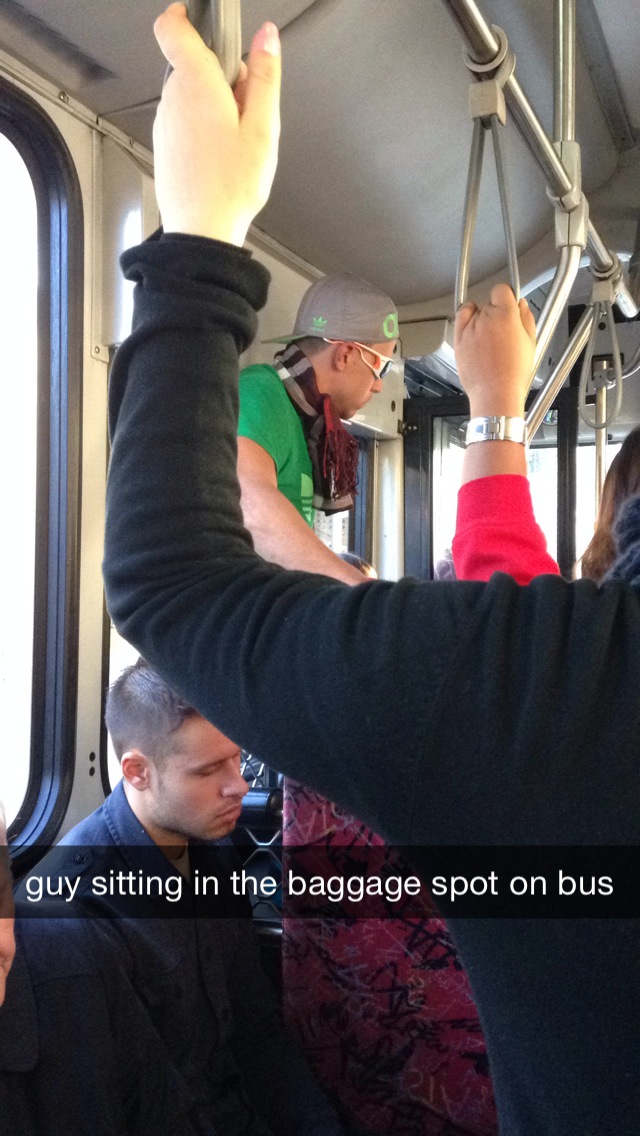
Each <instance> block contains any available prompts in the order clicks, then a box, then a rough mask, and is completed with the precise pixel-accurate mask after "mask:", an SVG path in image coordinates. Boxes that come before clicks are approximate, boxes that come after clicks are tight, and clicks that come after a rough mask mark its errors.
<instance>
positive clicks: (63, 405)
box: [0, 77, 84, 868]
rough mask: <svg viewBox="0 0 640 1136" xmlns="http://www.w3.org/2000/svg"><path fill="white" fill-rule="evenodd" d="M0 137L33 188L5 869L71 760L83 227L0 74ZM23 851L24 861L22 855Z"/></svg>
mask: <svg viewBox="0 0 640 1136" xmlns="http://www.w3.org/2000/svg"><path fill="white" fill-rule="evenodd" d="M0 132H1V133H3V134H4V135H5V136H6V137H7V138H8V140H9V141H10V142H11V143H12V144H13V145H14V146H15V148H16V150H18V152H19V154H20V156H21V157H22V160H23V161H24V163H25V165H26V167H27V169H28V172H29V175H30V177H31V179H32V182H33V187H34V192H35V197H36V208H37V226H38V233H37V242H38V306H37V324H38V352H37V380H36V381H37V387H38V389H37V467H36V545H35V582H34V635H33V656H32V658H33V663H32V674H33V681H32V701H31V746H30V767H29V779H28V785H27V790H26V793H25V797H24V800H23V802H22V805H21V807H20V810H19V812H18V815H17V816H16V817H15V818H14V819H13V820H12V822H11V824H10V827H9V832H8V837H9V841H10V843H11V845H12V851H13V856H14V863H16V864H19V865H20V867H21V868H26V867H28V863H27V860H35V859H37V858H38V855H39V854H40V853H39V851H38V849H37V848H36V844H40V845H43V844H44V845H47V844H49V843H51V842H53V840H54V838H55V835H56V833H57V831H58V829H59V827H60V824H61V822H62V819H63V816H64V813H65V810H66V807H67V805H68V802H69V798H70V795H71V788H72V783H73V774H74V765H75V741H76V712H77V672H78V627H79V575H80V572H79V546H80V492H81V452H82V451H81V447H82V351H83V346H82V343H83V338H82V333H83V274H84V220H83V207H82V195H81V191H80V184H79V181H78V177H77V173H76V170H75V167H74V163H73V160H72V158H71V155H70V153H69V150H68V147H67V145H66V142H65V140H64V138H63V136H62V134H61V133H60V131H59V130H58V128H57V127H56V125H55V124H54V123H53V121H52V120H51V119H50V118H49V117H48V116H47V114H46V112H45V111H44V110H43V109H42V108H41V107H40V106H39V104H38V103H37V102H35V101H34V100H33V99H32V98H31V97H30V96H29V95H27V94H25V93H24V92H23V91H22V90H20V89H19V88H17V87H15V86H14V85H13V84H12V83H10V82H8V81H7V80H6V79H4V78H1V77H0ZM29 851H31V855H29Z"/></svg>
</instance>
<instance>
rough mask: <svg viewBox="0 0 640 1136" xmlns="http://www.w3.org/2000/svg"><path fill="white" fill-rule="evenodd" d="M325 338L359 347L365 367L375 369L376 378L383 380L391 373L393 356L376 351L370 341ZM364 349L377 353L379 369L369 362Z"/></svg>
mask: <svg viewBox="0 0 640 1136" xmlns="http://www.w3.org/2000/svg"><path fill="white" fill-rule="evenodd" d="M323 339H324V342H325V343H350V344H351V345H352V347H357V348H358V351H359V352H360V358H361V359H362V362H363V363H364V365H365V367H368V368H369V370H370V371H373V373H374V375H375V377H376V379H378V380H379V382H382V380H383V379H384V378H385V377H386V376H387V375H388V374H389V371H390V370H391V367H392V365H393V362H394V359H393V356H392V355H383V354H382V353H381V352H380V351H376V350H375V348H374V347H370V346H369V344H368V343H358V341H357V339H326V338H324V336H323ZM363 350H364V351H368V352H369V353H370V354H371V355H375V357H376V358H377V359H379V360H380V369H379V370H378V369H377V368H376V367H374V366H373V364H372V363H367V360H366V359H365V357H364V355H363V354H362V352H363Z"/></svg>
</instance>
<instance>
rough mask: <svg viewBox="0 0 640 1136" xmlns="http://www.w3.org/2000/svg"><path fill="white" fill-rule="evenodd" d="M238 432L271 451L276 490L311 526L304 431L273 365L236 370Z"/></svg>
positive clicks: (310, 482)
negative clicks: (238, 379) (238, 393)
mask: <svg viewBox="0 0 640 1136" xmlns="http://www.w3.org/2000/svg"><path fill="white" fill-rule="evenodd" d="M238 434H239V435H240V437H242V438H250V439H251V441H252V442H256V443H257V444H258V445H259V446H262V448H263V450H266V451H267V453H268V454H271V457H272V458H273V461H274V464H275V467H276V474H277V478H278V489H279V490H280V492H281V493H283V494H284V496H285V497H286V498H287V500H289V501H290V502H291V504H292V505H293V507H294V509H297V511H298V512H299V513H300V516H301V517H303V518H304V520H305V521H306V522H307V524H308V525H310V526H311V527H313V519H314V516H315V509H314V508H313V476H312V469H311V458H310V457H309V451H308V450H307V443H306V441H305V437H304V432H303V430H302V426H301V423H300V419H299V418H298V415H297V414H296V412H295V410H294V408H293V406H292V404H291V401H290V399H289V396H288V394H287V392H286V390H285V388H284V385H283V383H282V380H281V378H280V376H279V375H278V372H277V371H276V369H275V367H270V366H268V365H267V364H265V363H258V364H255V365H254V366H252V367H245V369H244V370H243V371H241V372H240V418H239V422H238Z"/></svg>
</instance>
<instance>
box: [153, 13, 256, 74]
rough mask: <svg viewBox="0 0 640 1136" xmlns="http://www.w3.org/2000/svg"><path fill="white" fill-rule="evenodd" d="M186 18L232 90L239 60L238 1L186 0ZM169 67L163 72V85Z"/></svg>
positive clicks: (239, 26) (240, 47)
mask: <svg viewBox="0 0 640 1136" xmlns="http://www.w3.org/2000/svg"><path fill="white" fill-rule="evenodd" d="M187 16H188V18H189V20H190V21H191V23H192V24H193V26H194V28H195V29H196V30H197V31H198V32H199V34H200V36H201V37H202V39H203V40H204V42H205V43H206V45H207V47H209V48H211V50H212V51H213V52H215V54H216V55H217V57H218V60H219V62H220V66H221V67H222V70H223V73H224V77H225V79H226V80H227V82H228V83H230V84H231V86H232V87H233V86H234V85H235V82H236V79H237V78H238V75H239V73H240V63H241V61H242V21H241V18H240V0H187ZM172 70H173V68H172V67H171V66H170V65H169V67H167V70H166V72H165V76H164V82H165V83H166V81H167V79H168V78H169V75H170V74H171V72H172Z"/></svg>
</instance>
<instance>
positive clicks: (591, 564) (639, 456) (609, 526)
mask: <svg viewBox="0 0 640 1136" xmlns="http://www.w3.org/2000/svg"><path fill="white" fill-rule="evenodd" d="M636 493H640V426H634V428H633V430H632V431H631V432H630V433H629V434H627V436H626V438H625V440H624V442H623V443H622V447H621V449H620V450H619V451H618V453H617V454H616V456H615V458H614V459H613V461H612V462H611V465H610V467H609V472H608V473H607V476H606V477H605V479H604V485H603V487H602V499H601V501H600V508H599V509H598V518H597V520H596V526H595V531H594V534H593V538H592V540H591V542H590V544H589V546H588V547H587V548H586V549H585V552H584V554H583V556H582V575H583V576H586V577H587V578H588V579H590V580H601V579H602V577H603V576H604V574H605V573H606V572H608V570H609V568H610V567H611V565H612V564H613V561H614V560H615V556H616V547H615V543H614V539H613V526H614V524H615V520H616V517H617V516H618V513H619V511H620V508H621V506H622V505H623V504H624V502H625V501H626V500H627V498H628V497H633V496H634V495H635V494H636Z"/></svg>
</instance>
